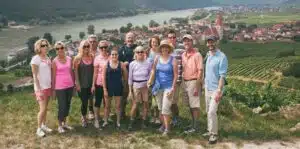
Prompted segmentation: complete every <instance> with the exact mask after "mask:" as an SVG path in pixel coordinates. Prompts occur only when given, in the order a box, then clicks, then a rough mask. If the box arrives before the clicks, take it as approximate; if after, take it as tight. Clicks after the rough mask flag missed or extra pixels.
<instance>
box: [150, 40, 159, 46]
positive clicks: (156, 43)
mask: <svg viewBox="0 0 300 149" xmlns="http://www.w3.org/2000/svg"><path fill="white" fill-rule="evenodd" d="M151 47H152V48H157V47H158V41H157V39H156V38H152V39H151Z"/></svg>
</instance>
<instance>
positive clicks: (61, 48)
mask: <svg viewBox="0 0 300 149" xmlns="http://www.w3.org/2000/svg"><path fill="white" fill-rule="evenodd" d="M63 49H65V48H64V47H60V48H56V50H57V51H58V50H63Z"/></svg>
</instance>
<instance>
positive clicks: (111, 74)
mask: <svg viewBox="0 0 300 149" xmlns="http://www.w3.org/2000/svg"><path fill="white" fill-rule="evenodd" d="M106 84H107V87H108V89H113V88H119V87H122V68H121V63H120V62H119V63H118V67H117V68H116V69H114V68H111V66H110V62H109V61H108V62H107V68H106Z"/></svg>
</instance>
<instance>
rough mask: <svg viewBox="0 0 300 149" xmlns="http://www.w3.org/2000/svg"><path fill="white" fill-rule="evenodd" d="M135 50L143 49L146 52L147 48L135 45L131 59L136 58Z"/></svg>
mask: <svg viewBox="0 0 300 149" xmlns="http://www.w3.org/2000/svg"><path fill="white" fill-rule="evenodd" d="M137 51H144V52H146V51H147V49H146V48H144V47H143V46H137V47H136V48H135V49H134V50H133V52H134V55H133V59H135V60H136V59H137V54H136V52H137ZM144 54H146V53H144Z"/></svg>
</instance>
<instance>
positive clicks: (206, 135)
mask: <svg viewBox="0 0 300 149" xmlns="http://www.w3.org/2000/svg"><path fill="white" fill-rule="evenodd" d="M202 136H203V137H209V136H210V133H209V132H206V133H204V134H202Z"/></svg>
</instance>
